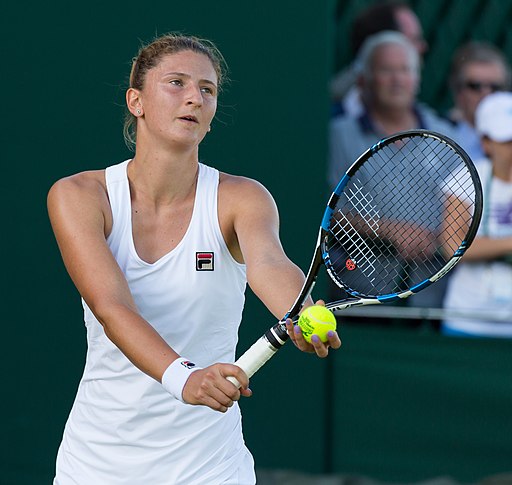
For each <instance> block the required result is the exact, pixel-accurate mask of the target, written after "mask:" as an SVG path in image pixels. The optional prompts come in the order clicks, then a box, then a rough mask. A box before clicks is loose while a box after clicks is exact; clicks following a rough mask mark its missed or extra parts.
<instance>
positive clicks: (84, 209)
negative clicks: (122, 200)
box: [47, 170, 111, 229]
mask: <svg viewBox="0 0 512 485" xmlns="http://www.w3.org/2000/svg"><path fill="white" fill-rule="evenodd" d="M47 203H48V213H49V215H50V219H51V221H52V223H57V222H64V221H66V222H65V223H66V224H69V223H73V221H75V222H78V221H80V220H84V219H87V218H93V219H97V218H98V219H99V220H102V221H103V225H104V227H105V229H107V228H108V227H109V226H110V224H109V222H110V220H111V211H110V204H109V201H108V196H107V188H106V183H105V171H104V170H94V171H88V172H81V173H77V174H75V175H71V176H69V177H64V178H62V179H60V180H58V181H57V182H55V183H54V184H53V185H52V187H51V188H50V190H49V192H48V200H47Z"/></svg>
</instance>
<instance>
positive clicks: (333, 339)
mask: <svg viewBox="0 0 512 485" xmlns="http://www.w3.org/2000/svg"><path fill="white" fill-rule="evenodd" d="M315 304H316V305H323V306H325V302H324V301H323V300H318V301H317V302H316V303H315ZM304 308H305V307H304ZM286 330H287V331H288V335H289V337H290V339H291V340H292V342H293V343H294V345H295V346H296V347H297V348H298V349H299V350H302V352H309V353H316V355H317V356H318V357H320V358H324V357H327V355H328V354H329V348H333V349H339V348H340V347H341V339H340V337H339V335H338V332H336V331H334V330H332V331H329V332H328V333H327V338H328V340H327V342H322V341H321V340H320V339H319V338H318V336H317V335H313V337H311V343H309V342H306V340H305V339H304V336H303V335H302V330H301V328H300V327H299V326H298V325H294V324H293V322H292V320H291V318H288V319H287V320H286Z"/></svg>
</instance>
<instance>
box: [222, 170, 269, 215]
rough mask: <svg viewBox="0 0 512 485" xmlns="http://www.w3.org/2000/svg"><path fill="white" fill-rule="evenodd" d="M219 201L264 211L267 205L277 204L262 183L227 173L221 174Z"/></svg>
mask: <svg viewBox="0 0 512 485" xmlns="http://www.w3.org/2000/svg"><path fill="white" fill-rule="evenodd" d="M219 199H220V200H221V202H226V203H228V204H229V205H232V206H233V207H239V208H241V207H242V206H245V205H249V206H252V207H261V208H262V209H263V207H265V206H267V204H269V205H270V206H273V205H274V204H275V202H274V198H273V197H272V195H271V194H270V191H269V190H268V189H267V188H266V187H265V186H264V185H263V184H262V183H261V182H259V181H257V180H255V179H252V178H249V177H243V176H240V175H231V174H227V173H225V172H220V174H219Z"/></svg>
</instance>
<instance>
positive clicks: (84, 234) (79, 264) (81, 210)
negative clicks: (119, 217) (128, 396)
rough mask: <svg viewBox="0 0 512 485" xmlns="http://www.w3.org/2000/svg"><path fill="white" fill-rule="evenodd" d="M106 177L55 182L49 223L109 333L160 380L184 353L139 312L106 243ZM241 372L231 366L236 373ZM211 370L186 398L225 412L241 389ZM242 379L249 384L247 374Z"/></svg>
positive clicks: (66, 261) (83, 176)
mask: <svg viewBox="0 0 512 485" xmlns="http://www.w3.org/2000/svg"><path fill="white" fill-rule="evenodd" d="M102 177H104V176H103V175H102V174H101V173H100V172H87V173H82V174H78V175H75V176H73V177H69V178H66V179H62V180H60V181H58V182H57V183H56V184H54V186H53V187H52V188H51V190H50V192H49V194H48V212H49V216H50V221H51V224H52V227H53V230H54V233H55V237H56V239H57V243H58V245H59V249H60V251H61V254H62V258H63V260H64V264H65V266H66V269H67V271H68V273H69V275H70V276H71V279H72V280H73V282H74V284H75V286H76V287H77V289H78V291H79V293H80V294H81V296H82V297H83V298H84V300H85V301H86V302H87V304H88V306H89V307H90V308H91V311H92V312H93V313H94V315H95V316H96V318H97V319H98V321H99V322H100V323H101V324H102V325H103V328H104V331H105V334H106V335H107V337H108V338H109V339H110V340H111V341H112V342H113V343H114V344H115V345H116V346H117V347H118V348H119V349H120V350H121V352H123V354H124V355H125V356H126V357H127V358H128V359H129V360H130V361H131V362H132V363H133V364H134V365H135V366H136V367H138V368H139V369H140V370H141V371H143V372H145V373H146V374H147V375H149V376H151V377H152V378H154V379H156V380H157V381H161V380H162V376H163V374H164V372H165V371H166V369H167V368H168V367H169V365H170V364H171V363H172V362H173V361H175V360H176V359H177V358H178V357H179V356H178V354H177V353H176V352H175V351H174V350H173V349H172V348H171V347H170V346H169V345H168V344H167V343H166V341H165V340H164V339H163V338H162V337H161V336H160V335H159V334H158V332H157V331H156V330H155V329H154V328H153V327H152V326H151V325H150V324H149V323H148V322H147V321H146V320H145V319H144V318H142V316H141V315H140V314H139V312H138V310H137V307H136V305H135V302H134V300H133V297H132V295H131V292H130V289H129V287H128V283H127V281H126V278H125V276H124V274H123V273H122V271H121V269H120V268H119V266H118V264H117V262H116V260H115V258H114V257H113V255H112V253H111V251H110V249H109V247H108V245H107V242H106V237H107V235H108V233H109V230H110V227H109V226H111V215H110V214H111V213H110V205H109V202H108V198H107V194H106V190H105V187H104V183H103V182H102ZM185 357H186V356H185ZM232 367H235V366H232ZM237 371H238V370H237V368H236V369H230V372H231V373H232V372H237ZM212 372H215V369H214V370H213V371H212V370H211V368H208V369H204V370H201V371H197V372H196V373H201V374H205V378H204V379H203V380H199V377H200V376H199V375H198V376H196V378H195V379H194V383H195V387H198V388H200V389H195V391H196V392H189V394H188V396H187V397H188V399H187V398H186V397H185V394H184V395H183V397H184V398H185V399H186V400H187V402H190V403H191V404H206V405H208V406H210V407H212V408H213V409H218V410H225V409H226V408H227V406H228V405H231V404H232V401H233V399H237V398H238V397H239V394H237V392H238V391H236V392H235V391H233V386H231V387H229V386H228V387H227V388H226V389H221V390H220V391H219V390H218V389H217V388H216V387H212V386H208V385H207V384H204V381H206V382H207V383H208V381H209V380H211V376H210V374H211V373H212ZM208 373H210V374H208ZM194 374H195V373H193V374H191V376H193V375H194ZM237 378H239V379H241V381H240V382H242V381H243V382H244V383H245V384H246V380H245V381H244V378H245V376H244V375H243V374H242V375H239V377H237ZM217 379H218V380H219V381H222V382H223V383H224V382H225V379H222V380H221V379H220V378H217ZM214 380H215V379H214ZM201 386H203V387H202V388H201ZM191 387H194V386H191ZM223 391H226V392H223ZM226 393H227V394H229V395H226Z"/></svg>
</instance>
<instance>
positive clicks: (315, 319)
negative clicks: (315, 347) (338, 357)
mask: <svg viewBox="0 0 512 485" xmlns="http://www.w3.org/2000/svg"><path fill="white" fill-rule="evenodd" d="M298 323H299V327H300V328H301V330H302V335H304V339H305V340H306V341H307V342H310V343H311V337H312V336H313V335H318V337H319V338H320V340H321V341H322V342H327V332H329V331H330V330H336V317H335V316H334V313H332V312H331V310H328V309H327V308H325V307H324V306H321V305H313V306H310V307H307V308H306V309H305V310H304V311H303V312H302V313H301V315H300V318H299V322H298Z"/></svg>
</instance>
